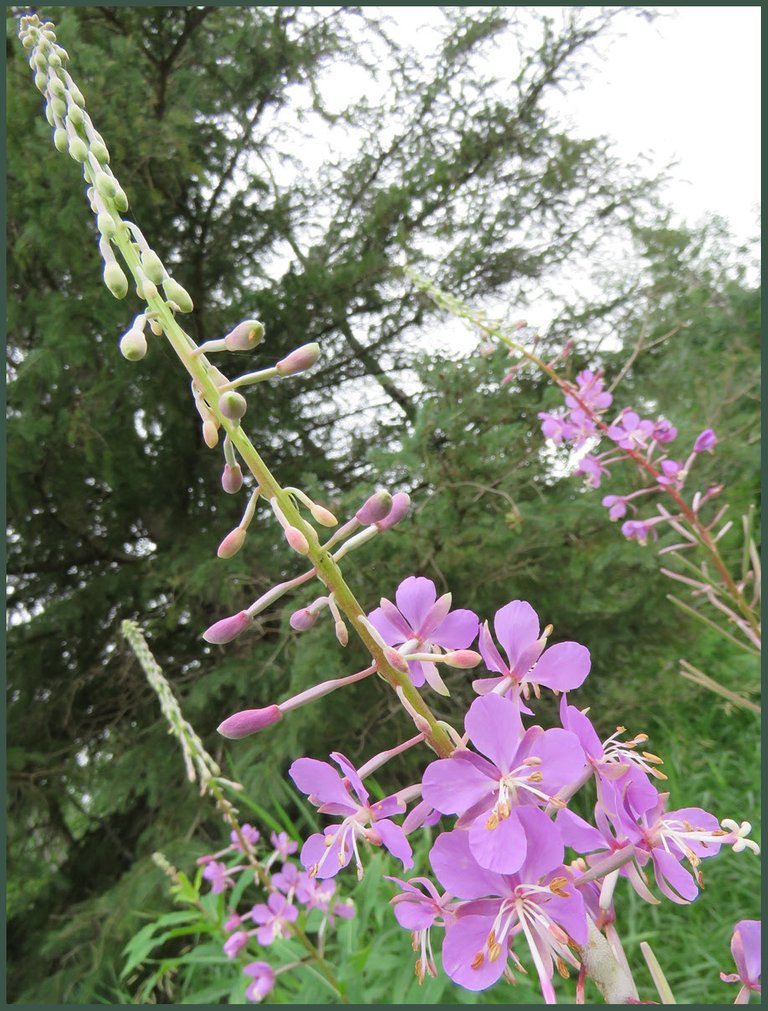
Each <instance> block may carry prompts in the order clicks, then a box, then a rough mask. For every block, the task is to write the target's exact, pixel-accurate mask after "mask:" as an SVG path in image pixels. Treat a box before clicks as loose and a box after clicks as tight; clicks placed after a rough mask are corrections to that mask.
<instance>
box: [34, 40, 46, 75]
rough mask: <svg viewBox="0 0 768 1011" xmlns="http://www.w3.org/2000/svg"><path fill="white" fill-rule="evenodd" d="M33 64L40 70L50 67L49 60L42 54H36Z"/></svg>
mask: <svg viewBox="0 0 768 1011" xmlns="http://www.w3.org/2000/svg"><path fill="white" fill-rule="evenodd" d="M41 46H42V43H41ZM33 62H34V64H35V66H36V67H37V68H38V69H39V70H45V69H46V67H47V66H48V60H47V59H46V58H45V55H44V54H43V53H40V52H37V53H35V55H34V58H33Z"/></svg>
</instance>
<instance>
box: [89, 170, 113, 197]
mask: <svg viewBox="0 0 768 1011" xmlns="http://www.w3.org/2000/svg"><path fill="white" fill-rule="evenodd" d="M94 182H95V184H96V189H97V190H98V192H99V193H100V195H101V196H102V197H104V198H105V199H107V200H113V199H114V196H115V194H116V193H117V186H116V184H115V180H114V179H113V178H112V176H108V175H107V173H106V172H97V173H96V179H95V180H94Z"/></svg>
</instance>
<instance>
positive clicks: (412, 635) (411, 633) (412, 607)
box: [368, 576, 480, 691]
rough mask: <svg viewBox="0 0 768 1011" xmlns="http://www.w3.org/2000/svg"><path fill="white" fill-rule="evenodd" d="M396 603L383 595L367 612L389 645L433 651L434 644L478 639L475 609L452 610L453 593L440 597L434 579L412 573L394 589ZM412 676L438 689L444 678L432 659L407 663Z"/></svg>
mask: <svg viewBox="0 0 768 1011" xmlns="http://www.w3.org/2000/svg"><path fill="white" fill-rule="evenodd" d="M395 601H396V603H397V607H395V605H394V604H392V603H391V602H390V601H389V600H386V599H383V598H382V601H381V607H377V608H376V610H375V611H372V612H371V613H370V614H369V615H368V620H369V621H370V623H371V624H372V625H373V627H374V628H375V629H376V630H377V632H378V633H379V634H380V635H381V637H382V638H383V639H384V642H385V643H386V644H387V645H388V646H403V645H405V648H404V649H402V650H400V652H402V653H403V654H404V655H406V656H407V654H408V653H414V652H418V653H433V652H435V649H434V647H435V646H442V647H443V648H444V649H447V650H455V649H468V648H469V646H470V645H471V644H472V643H473V642H474V641H475V636H476V635H477V629H478V627H479V624H480V621H479V619H478V617H477V615H476V614H474V612H472V611H467V610H464V609H461V608H460V609H458V610H456V611H451V594H450V593H445V594H443V596H442V597H440V599H439V600H438V599H437V590H436V589H435V584H434V583H433V582H432V580H431V579H426V578H424V577H423V576H409V577H408V578H407V579H404V580H403V582H402V583H401V584H400V585H399V586H398V588H397V591H396V592H395ZM408 670H409V673H410V676H411V680H412V681H413V683H414V685H415V686H416V687H417V688H420V687H421V686H422V685H423V684H424V682H425V681H426V682H427V683H428V684H429V685H430V686H431V687H433V688H436V690H437V691H441V690H442V689H443V685H442V681H441V680H440V677H439V675H438V673H437V668H436V667H435V665H434V664H433V663H429V662H427V661H419V660H413V661H411V662H410V663H409V664H408Z"/></svg>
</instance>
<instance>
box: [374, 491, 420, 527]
mask: <svg viewBox="0 0 768 1011" xmlns="http://www.w3.org/2000/svg"><path fill="white" fill-rule="evenodd" d="M410 507H411V496H410V495H409V494H408V493H407V492H404V491H399V492H396V493H395V494H394V495H393V496H392V508H391V509H390V510H389V512H388V513H387V515H386V516H385V517H384V519H383V520H379V521H378V523H377V524H376V526H377V527H378V528H379V530H389V528H390V527H393V526H394V525H395V524H396V523H399V522H400V520H401V519H402V518H403V517H404V516H405V515H406V513H407V512H408V510H409V509H410Z"/></svg>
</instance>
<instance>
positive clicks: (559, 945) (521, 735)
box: [230, 576, 757, 1003]
mask: <svg viewBox="0 0 768 1011" xmlns="http://www.w3.org/2000/svg"><path fill="white" fill-rule="evenodd" d="M368 622H369V624H370V626H371V627H372V628H374V629H375V631H376V633H377V634H378V635H379V636H380V637H381V639H382V642H383V643H384V644H385V645H386V647H387V649H388V650H389V651H390V654H391V652H392V651H394V652H396V653H398V655H399V657H400V663H401V664H402V667H403V670H405V671H407V672H408V675H409V677H410V679H411V681H412V682H413V684H414V685H423V684H425V683H426V684H428V685H430V686H431V687H432V688H434V689H435V690H437V691H438V692H440V693H441V694H444V693H447V692H448V688H447V686H446V684H445V682H444V681H443V680H442V679H441V678H439V677H438V675H437V666H438V665H439V664H440V663H441V662H444V661H445V660H446V659H447V658H450V657H453V656H454V655H456V653H461V654H462V655H470V654H471V655H472V656H473V657H475V658H476V662H477V663H479V662H480V661H481V660H482V661H483V663H484V665H485V667H486V669H487V672H488V674H489V675H490V676H488V677H481V678H477V679H475V680H474V681H473V682H472V687H473V689H474V691H475V693H476V695H477V697H476V698H475V699H474V701H473V702H472V703H471V705H470V706H469V709H468V711H467V713H466V716H465V719H464V734H463V735H461V734H459V733H458V732H457V731H455V730H452V732H451V737H452V739H453V740H454V742H455V747H454V748H453V750H452V752H451V753H450V755H448V756H447V757H444V758H438V759H436V760H435V761H432V762H431V763H430V764H429V765H428V766H427V767H426V769H425V771H424V774H423V777H422V779H421V782H420V783H415V784H413V785H412V786H410V787H406V788H404V789H402V790H400V791H398V792H397V793H395V794H392V795H391V796H389V797H385V798H384V799H382V800H376V801H374V800H372V798H371V796H370V793H369V791H368V789H367V788H366V786H365V783H364V779H365V777H366V776H367V775H369V774H370V773H371V772H372V771H373V770H374V769H377V768H379V767H380V766H381V765H382V764H384V763H385V762H386V761H389V760H390V759H391V758H393V757H394V756H395V755H397V754H399V753H401V752H402V751H404V750H405V749H406V748H408V747H411V746H413V745H414V744H418V743H419V742H420V741H421V740H422V739H423V735H417V736H416V737H415V738H412V739H411V740H409V741H406V742H404V744H402V745H399V746H397V747H395V748H393V749H391V750H390V751H387V752H382V753H381V754H379V755H376V756H375V757H374V758H372V759H370V760H369V761H368V762H366V763H365V765H364V766H362V767H360V768H359V769H357V768H355V766H354V765H353V764H352V763H351V762H350V761H349V760H348V759H347V758H346V757H345V756H344V755H342V754H340V753H338V752H334V753H333V754H332V755H331V759H332V760H333V762H334V763H335V766H336V768H334V766H333V765H330V764H329V763H327V762H324V761H318V760H316V759H313V758H300V759H298V760H296V761H295V762H294V763H293V765H292V766H291V768H290V776H291V778H292V779H293V781H294V783H295V784H296V786H297V787H298V788H299V789H300V790H301V791H302V792H303V793H305V794H306V795H307V796H308V797H309V799H310V801H311V802H312V803H313V804H315V806H316V807H317V808H318V810H319V812H320V813H321V814H325V815H329V816H331V817H333V818H335V819H337V820H336V821H335V822H334V823H333V824H332V825H329V826H328V827H326V828H325V830H324V831H323V832H322V833H316V834H315V835H312V836H310V837H309V838H308V839H307V840H306V841H305V843H304V845H303V847H302V850H301V854H300V859H301V863H302V864H303V866H304V868H305V872H306V874H307V875H308V880H312V881H319V882H321V886H319V887H322V886H324V885H326V884H327V883H328V882H329V879H331V878H333V877H334V876H335V875H337V874H338V873H339V871H340V870H342V869H343V868H344V867H346V866H347V865H348V864H349V863H350V862H352V861H354V864H355V866H356V868H357V874H358V876H359V877H362V875H363V871H364V857H363V853H362V847H363V844H365V843H368V844H370V845H373V846H379V847H383V848H384V849H386V850H387V851H388V852H390V853H391V854H392V855H393V856H395V857H396V858H397V859H398V860H399V861H400V862H401V863H402V865H403V867H404V868H405V869H406V870H407V869H409V868H410V867H412V866H413V855H412V850H411V846H410V844H409V842H408V835H410V834H411V833H412V832H414V831H415V830H416V829H417V828H419V827H420V826H422V825H424V824H431V825H434V824H436V823H438V822H439V821H440V820H441V818H443V817H448V818H450V819H451V820H452V826H451V827H450V828H449V830H448V831H443V832H442V833H441V834H440V835H439V836H438V838H437V840H436V841H435V843H434V845H433V847H432V850H431V852H430V857H429V859H430V864H431V867H432V871H433V873H434V876H435V878H436V881H437V884H435V883H433V882H432V881H431V880H430V879H428V878H425V877H423V876H420V877H415V878H412V879H410V880H401V879H398V878H392V879H391V880H393V881H395V882H397V883H398V884H399V885H400V889H401V890H400V892H399V893H398V894H397V895H396V896H395V897H394V899H393V900H392V902H393V906H394V913H395V917H396V919H397V921H398V923H400V924H401V926H403V927H405V928H407V929H408V930H411V931H412V933H413V946H414V950H416V951H418V952H419V957H418V960H417V963H416V973H417V975H418V978H419V979H420V980H423V979H424V978H425V977H426V976H427V975H431V976H434V975H435V974H436V972H437V964H436V959H435V955H434V951H433V946H432V940H431V930H432V928H433V927H438V928H440V929H442V930H443V932H444V933H443V942H442V963H443V967H444V969H445V971H446V973H447V974H448V976H449V977H450V978H451V979H452V980H453V981H454V982H456V983H458V984H459V985H460V986H463V987H465V988H466V989H469V990H484V989H486V988H487V987H489V986H491V985H492V984H493V983H495V982H496V981H497V980H498V979H500V978H502V977H504V978H506V979H513V978H514V974H515V972H516V971H525V969H524V968H523V962H524V959H525V956H524V954H523V953H522V951H521V949H520V945H521V944H525V945H527V947H528V949H529V953H530V958H531V960H532V962H533V965H534V967H535V969H536V972H537V974H538V978H539V983H540V986H541V991H542V994H543V995H544V998H545V1000H546V1001H547V1003H553V1002H554V1000H555V991H554V987H553V983H552V979H553V975H554V970H555V968H557V970H558V972H559V973H560V974H561V975H567V972H568V968H567V967H568V966H570V967H571V968H573V969H574V971H575V972H576V973H578V974H583V971H584V962H583V956H582V954H581V953H582V952H583V949H584V947H585V946H586V945H587V944H588V941H589V938H590V932H591V931H604V932H605V935H606V937H608V938H609V940H610V944H611V946H612V949H613V950H614V951H615V952H616V957H617V958H623V957H624V956H623V952H622V951H621V943H620V941H619V938H618V934H617V933H616V930H615V926H614V924H615V921H616V913H615V911H614V907H613V895H614V891H615V889H616V886H617V883H618V882H619V881H620V880H621V879H625V880H626V881H627V882H628V884H629V886H630V887H632V888H633V889H634V890H635V891H636V892H637V893H638V894H639V895H640V896H641V898H643V899H644V900H645V901H648V902H652V903H655V902H658V901H659V900H658V899H657V898H656V896H655V895H654V894H653V891H652V881H655V884H656V887H657V888H658V890H659V892H660V893H661V894H662V895H663V896H664V897H666V898H668V899H670V900H671V901H673V902H676V903H687V902H691V901H692V900H693V899H695V898H696V896H697V894H698V891H699V888H700V886H701V880H702V877H701V869H700V864H701V861H702V860H703V859H705V858H707V857H712V856H715V855H717V853H718V852H719V851H720V848H721V847H722V846H724V845H729V846H731V847H732V848H733V849H734V850H735V851H739V850H742V849H751V850H753V851H757V846H756V845H755V843H753V842H752V841H751V840H750V839H748V838H746V837H747V835H748V833H749V831H750V826H749V825H748V824H747V823H743V824H741V825H738V824H737V823H736V822H733V821H730V820H725V821H723V822H722V823H720V822H718V820H717V818H716V817H715V816H714V815H712V814H709V813H708V812H706V811H704V810H702V809H700V808H682V809H678V810H674V809H670V807H669V803H668V800H669V796H668V794H667V793H662V792H659V790H658V789H657V787H656V786H655V785H654V780H655V781H657V782H659V781H663V780H665V779H666V777H665V775H664V773H663V772H662V771H661V770H660V769H659V766H660V765H661V764H662V763H661V759H660V758H659V757H658V756H656V755H654V754H653V753H652V752H650V751H647V750H644V745H645V743H646V741H647V735H645V734H643V733H639V734H636V735H635V736H634V737H631V738H629V737H626V736H625V735H626V732H625V730H624V728H623V727H619V728H617V730H616V732H615V733H613V734H611V735H610V736H609V737H607V738H606V739H605V740H601V738H600V736H599V734H598V733H597V730H596V729H595V727H594V725H593V723H592V721H591V720H590V718H589V717H588V716H587V714H586V712H583V711H581V710H579V709H578V708H577V707H576V706H574V705H572V704H571V703H570V701H569V696H568V694H567V693H569V692H572V691H574V690H575V689H577V688H579V687H580V686H581V685H582V684H583V682H584V680H585V678H586V677H587V675H588V674H589V671H590V665H591V660H590V655H589V651H588V650H587V649H586V648H585V647H584V646H582V645H580V644H579V643H576V642H561V643H555V644H553V645H548V644H547V643H548V639H549V637H550V636H551V634H552V628H551V626H547V627H546V628H544V629H543V630H542V629H541V625H540V622H539V618H538V616H537V614H536V612H535V611H534V609H533V607H532V606H531V605H530V604H529V603H528V602H526V601H523V600H513V601H510V602H509V603H508V604H506V605H505V606H504V607H502V608H500V609H499V610H498V611H497V612H496V614H495V616H494V620H493V632H492V631H491V627H490V624H489V622H487V621H486V622H482V623H481V621H480V619H479V618H478V616H477V615H476V614H474V613H473V612H472V611H468V610H461V609H460V610H452V598H451V595H450V594H445V595H444V596H442V597H440V598H438V596H437V591H436V588H435V585H434V583H433V582H432V581H431V580H429V579H426V578H424V577H417V576H411V577H409V578H407V579H405V580H404V581H403V582H402V583H401V584H400V586H399V587H398V588H397V591H396V593H395V603H392V602H390V601H389V600H386V599H383V600H382V601H381V604H380V606H379V607H378V608H377V609H375V610H374V611H373V612H371V614H369V615H368ZM476 639H477V640H478V642H477V645H478V650H479V653H474V651H473V650H471V649H470V648H469V647H470V646H472V645H473V644H474V643H475V640H476ZM390 658H391V657H390ZM391 659H392V662H394V658H391ZM454 666H459V665H454ZM464 666H466V667H469V666H475V661H473V662H472V663H471V664H469V663H467V664H464ZM361 673H362V672H361ZM357 676H358V675H353V677H357ZM340 680H343V679H340ZM321 687H322V686H318V688H321ZM545 689H546V690H549V691H551V692H554V693H555V694H556V695H560V696H561V700H560V724H561V725H560V726H556V727H551V728H549V729H544V728H543V727H542V726H541V725H539V724H538V723H536V722H534V721H533V720H532V719H531V718H532V717H535V713H534V710H533V709H532V708H531V707H535V705H536V702H537V701H538V700H539V699H540V698H541V693H542V690H545ZM303 695H304V697H305V700H306V701H308V700H309V698H310V697H311V696H312V689H310V690H308V691H307V692H305V693H303ZM281 705H282V704H281ZM263 711H264V710H262V711H259V710H255V711H251V712H263ZM238 715H239V714H235V716H234V717H231V718H230V720H235V719H236V718H237V717H238ZM526 721H528V722H526ZM590 782H592V783H593V784H594V789H595V794H596V797H597V802H596V804H595V806H594V816H593V818H592V820H591V821H586V820H584V819H583V818H581V817H579V816H578V815H577V814H575V813H574V812H573V811H571V810H570V809H569V807H568V804H569V801H570V800H571V798H572V797H573V796H574V795H575V794H576V793H577V792H578V791H579V790H581V789H582V788H584V787H585V786H586V785H587V784H588V783H590ZM411 801H413V802H415V803H414V804H413V806H412V807H411V809H410V811H408V804H409V802H411ZM398 816H404V819H403V821H402V823H401V824H398V823H397V822H396V821H395V820H393V819H395V818H397V817H398ZM566 850H570V851H571V856H570V859H569V860H567V859H566ZM649 873H652V878H651V877H650V876H649ZM438 885H439V887H438ZM284 901H285V900H284V898H283V897H282V896H281V897H280V898H279V899H275V902H274V905H275V909H274V911H273V915H274V916H275V917H277V922H282V920H281V919H280V918H281V917H282V918H283V919H284V918H285V910H284V905H283V903H284ZM278 904H279V908H278ZM264 915H265V916H266V913H264ZM258 922H261V921H258ZM270 922H271V921H270ZM262 929H264V928H262ZM630 996H631V994H630Z"/></svg>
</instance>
